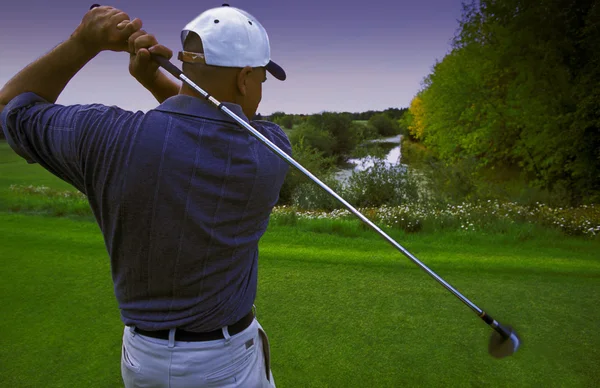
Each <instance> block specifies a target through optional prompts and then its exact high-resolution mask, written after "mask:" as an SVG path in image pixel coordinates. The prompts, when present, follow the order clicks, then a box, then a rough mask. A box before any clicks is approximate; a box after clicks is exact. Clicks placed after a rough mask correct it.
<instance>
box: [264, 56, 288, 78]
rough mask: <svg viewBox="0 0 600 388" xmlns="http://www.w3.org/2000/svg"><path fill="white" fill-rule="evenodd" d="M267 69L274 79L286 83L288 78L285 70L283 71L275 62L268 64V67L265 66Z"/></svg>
mask: <svg viewBox="0 0 600 388" xmlns="http://www.w3.org/2000/svg"><path fill="white" fill-rule="evenodd" d="M265 69H267V71H268V72H269V73H271V75H272V76H273V77H275V78H277V79H278V80H280V81H284V80H285V78H286V75H285V70H283V68H282V67H281V66H279V65H278V64H276V63H275V62H273V61H269V63H267V66H265Z"/></svg>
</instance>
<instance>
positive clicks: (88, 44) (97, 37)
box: [71, 6, 142, 53]
mask: <svg viewBox="0 0 600 388" xmlns="http://www.w3.org/2000/svg"><path fill="white" fill-rule="evenodd" d="M141 28H142V21H141V20H140V19H138V18H135V19H133V20H130V18H129V15H127V14H126V13H125V12H123V11H121V10H119V9H116V8H113V7H109V6H98V7H95V8H93V9H91V10H89V11H88V12H87V13H86V14H85V15H84V16H83V19H82V20H81V23H80V24H79V26H78V27H77V28H76V29H75V31H74V32H73V34H72V35H71V37H72V39H75V40H76V41H78V42H79V43H80V44H81V45H82V47H83V48H84V49H85V50H88V51H91V52H95V53H99V52H101V51H105V50H109V51H128V50H129V44H128V39H129V37H130V36H131V35H132V34H133V33H135V32H136V31H139V30H140V29H141Z"/></svg>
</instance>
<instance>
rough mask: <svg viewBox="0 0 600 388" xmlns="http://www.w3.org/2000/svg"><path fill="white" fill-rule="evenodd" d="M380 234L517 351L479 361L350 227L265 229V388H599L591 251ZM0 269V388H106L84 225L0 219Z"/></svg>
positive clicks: (426, 286) (447, 308) (563, 241)
mask: <svg viewBox="0 0 600 388" xmlns="http://www.w3.org/2000/svg"><path fill="white" fill-rule="evenodd" d="M2 146H3V144H2V143H0V147H2ZM10 184H23V185H28V184H33V185H40V184H44V185H46V186H49V187H53V188H56V189H69V188H70V186H68V185H67V184H65V183H64V182H61V181H60V180H58V178H55V177H52V176H51V175H50V174H49V173H47V172H46V171H44V170H43V169H41V167H39V166H36V165H27V164H26V163H25V162H24V161H23V160H22V159H19V158H18V157H13V156H11V155H7V154H6V153H3V152H0V199H5V200H7V201H11V203H13V204H15V203H18V202H19V201H20V200H22V198H17V197H15V195H14V193H11V192H10V191H9V190H8V189H7V186H10ZM5 186H6V187H5ZM390 233H391V235H392V237H394V238H395V239H396V240H397V241H398V242H400V243H401V244H402V245H403V246H405V247H406V248H407V249H408V250H409V251H410V252H412V253H413V254H415V255H416V256H417V257H418V258H419V259H421V260H422V261H423V262H424V263H425V264H427V265H429V266H430V267H431V268H432V269H433V270H434V271H436V272H437V273H438V274H439V275H440V276H442V277H443V278H444V279H445V280H446V281H448V282H449V283H450V284H452V285H453V286H455V287H456V288H457V289H458V290H459V291H461V292H462V293H463V294H465V296H467V297H468V298H470V299H471V300H472V301H473V302H475V303H476V304H478V305H479V306H480V307H482V308H484V309H485V310H486V311H487V312H488V313H490V314H491V315H492V316H494V317H495V318H496V319H498V320H500V321H501V322H504V323H508V324H512V325H513V326H514V327H515V328H516V329H517V331H518V333H519V334H520V336H521V337H522V339H523V345H522V348H521V349H520V350H519V351H518V352H517V353H516V354H515V355H514V356H512V357H510V358H506V359H502V360H497V359H494V358H492V357H491V356H490V355H489V354H487V343H488V339H489V336H490V335H491V332H492V331H491V329H489V328H488V327H487V326H486V325H485V324H484V323H483V322H481V321H480V320H479V318H477V317H476V315H475V314H474V313H473V312H472V311H471V310H470V309H469V308H467V307H466V306H465V305H463V304H462V303H461V302H460V301H459V300H457V299H456V298H455V297H454V296H452V295H451V294H450V293H449V292H448V291H446V290H445V289H444V288H443V287H441V286H440V285H439V284H437V283H436V282H435V281H434V280H433V279H431V278H430V277H428V276H427V275H426V274H425V273H424V272H423V271H421V270H420V269H418V268H417V267H416V266H415V265H414V264H412V263H411V262H410V261H409V260H408V259H407V258H405V257H404V256H402V255H401V254H400V253H399V252H397V251H396V250H395V249H393V248H392V247H391V246H389V245H388V244H387V243H386V242H385V241H383V240H382V239H381V238H380V237H379V236H378V235H376V234H375V233H374V232H372V231H369V230H363V228H361V227H360V224H359V223H358V222H348V221H345V222H343V221H337V222H330V221H327V220H315V221H302V222H298V224H297V225H295V226H288V225H285V223H275V222H274V223H272V224H271V225H270V227H269V229H268V231H267V233H266V234H265V236H264V238H263V239H262V240H261V244H260V261H259V262H260V266H259V289H258V296H257V300H256V304H257V308H258V318H259V320H260V322H261V324H262V325H263V326H264V327H265V329H266V330H267V333H268V335H269V338H270V341H271V351H272V367H273V373H274V376H275V380H276V383H277V386H279V387H403V386H409V387H480V386H481V387H483V386H492V387H542V386H543V387H596V386H600V368H599V367H598V365H600V351H599V350H598V349H599V348H600V334H599V332H598V322H599V321H600V307H599V306H598V305H599V303H598V298H599V296H600V242H598V241H590V240H584V239H578V238H568V237H565V236H562V235H559V234H557V233H556V232H552V231H543V230H540V231H539V232H538V233H537V234H536V235H535V236H533V237H531V236H529V237H528V238H527V239H522V238H520V235H519V234H518V233H515V234H505V235H493V234H462V233H459V232H457V233H444V234H440V233H436V234H434V233H429V234H426V233H423V234H410V235H409V234H403V233H401V232H397V231H394V232H390ZM0 260H1V262H2V265H1V266H0V276H1V279H2V282H1V283H0V303H1V305H2V319H1V320H0V333H2V335H1V336H0V371H1V372H0V387H121V386H122V382H121V376H120V351H121V335H122V330H123V326H122V324H121V321H120V319H119V310H118V306H117V303H116V300H115V297H114V293H113V286H112V282H111V276H110V266H109V259H108V255H107V253H106V250H105V247H104V242H103V239H102V235H101V233H100V230H99V228H98V226H97V225H96V224H95V223H93V222H90V221H89V220H88V221H86V220H82V219H79V220H77V219H66V218H55V217H46V216H39V215H26V214H10V213H7V212H0Z"/></svg>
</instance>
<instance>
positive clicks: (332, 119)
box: [308, 112, 360, 161]
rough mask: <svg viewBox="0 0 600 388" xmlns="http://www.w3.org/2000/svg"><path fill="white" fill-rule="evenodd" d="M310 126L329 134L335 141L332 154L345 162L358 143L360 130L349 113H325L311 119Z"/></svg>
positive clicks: (309, 120)
mask: <svg viewBox="0 0 600 388" xmlns="http://www.w3.org/2000/svg"><path fill="white" fill-rule="evenodd" d="M308 124H309V125H311V126H313V127H314V128H316V129H318V130H321V131H324V132H327V133H329V134H330V135H331V136H332V138H333V139H334V144H333V148H332V154H335V155H336V156H337V157H338V161H341V160H344V159H345V157H346V156H347V155H349V154H350V152H352V150H353V149H354V147H356V144H357V143H358V137H359V133H360V129H359V128H357V126H356V125H353V123H352V115H351V114H349V113H333V112H323V113H320V114H314V115H312V116H310V117H309V119H308Z"/></svg>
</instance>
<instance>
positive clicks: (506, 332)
mask: <svg viewBox="0 0 600 388" xmlns="http://www.w3.org/2000/svg"><path fill="white" fill-rule="evenodd" d="M98 6H100V5H99V4H94V5H92V6H91V7H90V9H92V8H94V7H98ZM152 59H153V60H155V61H156V62H157V63H158V64H159V65H160V66H161V67H162V68H163V69H165V70H166V71H168V72H169V73H170V74H172V75H173V76H174V77H175V78H177V79H180V80H181V81H183V82H185V83H186V84H187V85H189V86H190V87H192V88H193V89H194V90H196V91H197V92H198V93H200V94H201V95H202V96H203V97H204V98H205V99H206V100H208V101H210V102H211V103H212V104H214V105H215V107H216V108H218V109H219V110H221V111H222V112H223V113H225V114H227V115H228V116H229V117H231V118H232V119H233V120H235V121H236V122H237V123H238V124H239V125H241V126H242V127H243V128H245V129H247V130H248V131H249V132H250V133H251V134H252V135H253V136H254V137H255V138H256V139H257V140H259V141H260V142H261V143H263V144H264V145H265V146H267V147H268V148H270V149H271V150H272V151H273V152H275V153H276V154H277V155H278V156H279V157H280V158H282V159H283V160H284V161H286V162H287V163H288V164H290V165H291V166H293V167H295V168H297V169H298V170H300V171H301V172H302V173H303V174H304V175H306V176H307V177H308V178H309V179H310V180H312V181H313V182H314V183H316V184H317V185H318V186H320V187H321V188H322V189H323V190H325V191H326V192H327V193H329V194H330V195H331V196H332V197H334V198H335V199H336V200H338V201H339V202H340V203H341V204H342V205H344V206H345V207H346V208H347V209H348V210H349V211H350V212H352V213H353V214H354V215H355V216H356V217H358V218H359V219H360V220H361V221H362V222H364V223H365V224H367V225H368V226H370V227H371V228H372V229H373V230H374V231H375V232H377V233H378V234H379V235H380V236H381V237H383V238H384V239H385V240H386V241H387V242H388V243H390V244H391V245H392V246H393V247H395V248H396V249H397V250H399V251H400V252H401V253H402V254H404V255H405V256H406V257H407V258H409V259H410V260H411V261H412V262H413V263H415V264H416V265H417V266H419V267H420V268H421V269H422V270H423V271H425V272H426V273H427V274H428V275H429V276H431V277H432V278H434V279H435V280H436V281H437V282H438V283H440V284H441V285H442V286H443V287H444V288H446V289H447V290H448V291H450V292H451V293H452V294H453V295H454V296H456V297H457V298H458V299H459V300H460V301H462V302H463V303H464V304H466V305H467V306H468V307H469V308H470V309H471V310H473V312H475V314H477V316H479V318H481V319H482V320H483V321H484V322H485V323H486V324H487V325H488V326H490V327H491V328H492V329H494V332H493V333H492V337H491V338H490V342H489V346H488V351H489V353H490V354H491V355H492V356H493V357H496V358H503V357H506V356H510V355H512V354H513V353H515V352H516V351H517V349H518V348H519V346H520V344H521V340H520V338H519V337H518V336H517V333H516V332H515V331H514V330H513V329H512V327H511V326H509V325H502V324H500V323H499V322H498V321H496V320H495V319H494V318H492V317H491V316H490V315H489V314H487V313H486V312H485V311H483V310H482V309H480V308H479V307H478V306H477V305H476V304H474V303H473V302H471V301H470V300H469V299H467V298H466V297H465V296H463V295H462V294H461V293H460V292H458V290H456V289H455V288H454V287H452V286H451V285H450V284H449V283H447V282H446V281H445V280H444V279H442V278H441V277H440V276H438V275H437V274H436V273H435V272H433V271H432V270H431V269H429V267H427V266H426V265H425V264H423V263H422V262H421V261H420V260H419V259H417V258H416V257H415V256H414V255H412V254H411V253H410V252H409V251H407V250H406V249H405V248H404V247H403V246H402V245H400V244H399V243H397V242H396V241H395V240H394V239H392V238H391V237H390V236H388V235H387V234H386V233H385V232H383V231H382V230H381V229H380V228H379V227H378V226H377V225H375V224H374V223H373V222H371V221H370V220H369V219H368V218H367V217H365V216H364V215H363V214H362V213H360V212H359V211H358V210H356V209H355V208H354V207H353V206H352V205H351V204H350V203H348V202H347V201H346V200H345V199H343V198H342V197H341V196H339V195H338V194H337V193H336V192H335V191H333V190H332V189H331V188H330V187H329V186H327V185H326V184H324V183H323V182H321V181H320V180H319V179H318V178H317V177H315V176H314V175H313V174H312V173H311V172H310V171H308V170H307V169H305V168H304V167H302V165H300V164H299V163H298V162H296V161H295V160H294V159H293V158H292V157H290V156H289V155H287V154H286V153H285V152H283V151H282V150H281V149H280V148H279V147H277V146H276V145H275V144H273V143H272V142H271V141H270V140H269V139H267V138H266V137H265V136H263V135H262V134H261V133H260V132H258V131H257V130H256V129H254V128H253V127H252V126H251V125H250V124H248V123H246V122H245V121H244V120H242V119H241V118H240V117H238V116H237V115H236V114H235V113H233V112H232V111H231V110H230V109H228V108H227V107H226V106H225V105H223V104H222V103H221V102H219V101H218V100H217V99H215V98H214V97H212V96H211V95H209V94H208V93H207V92H205V91H204V90H203V89H202V88H200V87H199V86H198V85H196V84H195V83H194V82H193V81H192V80H190V79H189V78H188V77H187V76H186V75H185V74H183V72H182V71H181V70H179V69H178V68H177V67H176V66H175V65H173V64H172V63H171V62H170V61H169V60H168V59H167V58H164V57H161V56H158V55H154V54H152Z"/></svg>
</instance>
